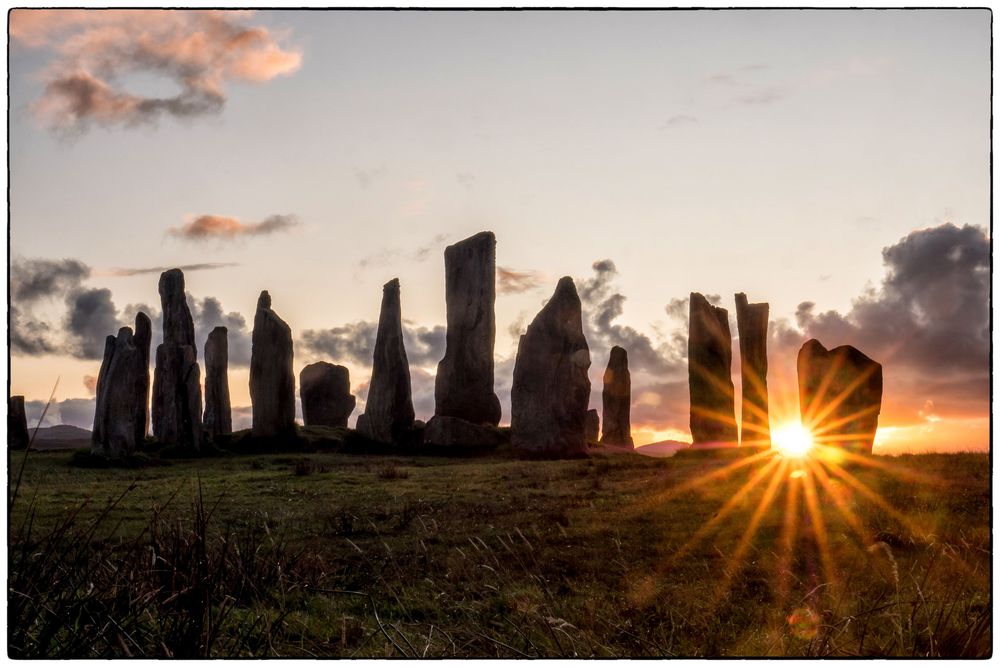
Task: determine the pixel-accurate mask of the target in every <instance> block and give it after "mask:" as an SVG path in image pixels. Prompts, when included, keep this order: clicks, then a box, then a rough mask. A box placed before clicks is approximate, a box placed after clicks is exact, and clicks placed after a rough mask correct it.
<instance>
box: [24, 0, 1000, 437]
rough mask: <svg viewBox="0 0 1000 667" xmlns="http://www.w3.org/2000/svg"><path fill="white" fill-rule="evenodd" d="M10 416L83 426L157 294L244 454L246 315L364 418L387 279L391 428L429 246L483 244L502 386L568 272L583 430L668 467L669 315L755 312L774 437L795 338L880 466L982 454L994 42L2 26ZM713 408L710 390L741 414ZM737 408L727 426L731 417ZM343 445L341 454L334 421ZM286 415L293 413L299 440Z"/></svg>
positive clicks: (574, 28) (186, 19) (822, 29)
mask: <svg viewBox="0 0 1000 667" xmlns="http://www.w3.org/2000/svg"><path fill="white" fill-rule="evenodd" d="M9 37H10V45H11V46H10V52H9V61H8V68H9V77H10V84H9V85H10V98H9V127H10V129H9V150H10V170H9V183H10V240H9V243H10V256H11V263H10V267H9V280H10V286H11V303H10V306H11V322H10V332H11V343H10V345H11V347H10V354H11V376H10V391H11V393H12V394H24V395H25V396H26V399H27V401H28V407H29V418H30V417H31V416H32V415H35V416H37V414H39V413H40V409H41V405H42V404H43V403H44V401H45V399H47V398H48V396H49V394H50V392H51V391H52V388H53V385H54V384H55V382H56V379H57V378H58V379H59V384H58V389H57V391H56V399H57V401H58V403H57V405H56V408H55V409H53V410H51V414H50V416H49V418H48V420H47V422H48V423H59V422H65V423H73V424H75V425H78V426H83V427H88V428H89V427H90V426H91V425H92V419H93V385H94V378H95V377H96V375H97V372H98V369H99V367H100V355H101V353H102V351H103V339H104V337H105V336H106V335H108V334H111V333H115V332H116V330H117V328H118V327H119V326H126V325H130V324H131V322H132V320H133V318H134V315H135V312H136V311H137V310H144V311H145V312H147V313H149V314H150V315H151V316H152V317H153V318H154V331H155V332H156V333H154V345H155V344H156V343H157V339H158V337H159V335H158V334H159V332H158V331H157V328H158V326H159V320H158V319H157V317H158V315H159V303H158V296H157V280H158V277H159V273H160V271H162V270H165V269H167V268H171V267H181V268H184V270H185V276H186V282H187V291H188V292H189V300H190V302H191V304H192V308H193V312H194V314H195V319H196V324H197V336H198V340H199V341H204V339H205V337H206V336H207V333H208V331H210V330H211V328H212V327H213V326H215V325H217V324H226V325H228V326H229V330H230V363H231V365H230V390H231V393H232V400H233V406H234V425H235V426H236V427H239V426H241V425H243V426H246V425H248V424H249V415H250V412H249V404H250V401H249V389H248V371H247V365H248V361H249V336H250V331H249V329H250V327H251V325H252V321H253V309H254V307H255V304H256V301H257V296H258V294H259V292H260V291H261V290H264V289H266V290H268V291H269V292H270V294H271V296H272V300H273V308H274V310H275V311H276V312H277V313H278V314H279V315H280V316H281V317H282V318H283V319H285V321H286V322H288V324H289V325H290V326H291V329H292V332H293V336H294V340H295V372H296V374H297V373H298V372H299V371H300V370H301V368H302V367H303V366H304V365H306V364H307V363H311V362H314V361H319V360H327V361H331V362H333V363H340V364H343V365H346V366H348V368H349V369H350V371H351V380H352V387H353V388H354V389H355V391H356V393H357V394H358V396H359V406H358V409H357V410H356V411H355V417H356V415H357V414H360V412H361V411H362V410H363V403H364V401H363V399H364V396H365V394H366V391H367V382H368V379H369V375H370V366H371V348H372V345H373V343H374V331H375V326H376V321H377V318H378V310H379V302H380V298H381V286H382V284H383V283H385V282H387V281H388V280H390V279H392V278H394V277H398V278H399V279H400V282H401V289H402V309H403V318H404V320H405V322H406V325H405V326H406V330H407V331H406V336H407V340H406V343H407V353H408V355H409V358H410V363H411V376H412V383H413V392H414V404H415V408H416V412H417V416H418V418H422V419H426V418H428V417H430V416H431V414H432V412H433V381H434V372H435V368H436V365H437V362H438V361H439V360H440V359H441V357H442V356H443V354H444V323H445V303H444V262H443V251H444V248H445V247H446V246H447V245H449V244H450V243H454V242H456V241H458V240H461V239H463V238H466V237H468V236H471V235H472V234H474V233H476V232H479V231H482V230H492V231H493V232H494V233H495V234H496V236H497V265H498V297H497V304H496V310H497V339H496V352H495V356H496V389H497V393H498V395H499V396H500V398H501V403H502V406H503V418H502V423H507V422H509V417H510V411H509V406H510V401H509V390H510V379H511V378H510V376H511V372H512V367H513V356H514V354H515V352H516V344H517V339H518V336H519V335H520V333H522V332H523V330H524V328H525V327H526V326H527V324H528V323H529V322H530V321H531V318H533V317H534V315H535V314H536V313H537V312H538V310H539V309H540V307H541V305H542V304H543V303H544V302H545V300H546V299H547V298H548V297H549V296H550V295H551V293H552V291H553V289H554V288H555V284H556V282H557V280H558V279H559V277H561V276H564V275H568V276H572V277H573V278H574V280H575V281H576V283H577V287H578V290H579V291H580V292H581V296H582V298H583V302H584V320H585V334H586V335H587V338H588V343H589V345H590V348H591V358H592V362H593V363H592V366H591V372H590V376H591V381H592V389H593V395H592V400H591V406H592V407H599V406H600V389H601V377H602V374H603V370H604V366H605V365H606V363H607V355H608V351H609V350H610V347H611V346H612V345H616V344H620V345H622V346H623V347H625V348H626V349H628V350H629V355H630V366H631V370H632V375H633V380H632V385H633V431H634V435H635V438H636V442H637V444H644V443H648V442H653V441H658V440H663V439H677V440H690V434H689V431H688V400H689V399H688V394H687V361H686V325H687V322H686V316H687V298H688V295H689V293H691V292H701V293H703V294H706V295H710V298H712V299H713V300H715V301H716V302H717V303H718V304H719V305H721V306H723V307H725V308H727V309H728V310H729V314H730V320H731V322H732V324H731V327H732V332H733V336H734V349H735V350H736V352H735V354H734V362H733V373H734V381H735V382H736V384H737V388H738V387H739V372H738V370H739V357H738V343H736V341H735V338H736V335H737V331H736V325H735V303H734V294H735V293H736V292H746V293H747V295H748V298H749V299H750V301H751V302H767V303H769V304H770V318H771V324H770V327H769V351H768V355H769V367H770V370H769V387H770V395H771V403H772V415H771V422H772V427H774V426H776V425H779V424H780V423H784V422H787V421H791V420H795V419H797V418H798V414H797V399H796V391H797V389H796V384H795V378H794V373H795V355H796V353H797V351H798V348H799V347H800V346H801V344H802V343H803V342H804V341H805V340H806V339H807V338H810V337H816V338H818V339H819V340H820V341H821V342H822V343H823V344H824V345H825V346H826V347H828V348H830V347H834V346H837V345H842V344H850V345H854V346H855V347H858V348H859V349H860V350H861V351H862V352H864V353H866V354H867V355H868V356H870V357H872V358H874V359H875V360H876V361H879V362H880V363H882V364H883V367H884V375H885V390H884V391H885V393H884V396H883V407H882V416H881V419H880V430H879V434H878V437H877V440H876V452H882V453H898V452H904V451H927V450H936V451H956V450H967V449H972V450H983V449H988V447H989V416H990V405H989V382H990V379H989V378H990V375H989V374H990V366H989V364H990V360H989V351H990V332H989V295H990V292H989V289H990V287H989V286H990V271H989V269H990V237H989V223H990V217H989V216H990V181H989V158H990V82H991V80H990V76H991V71H990V14H989V12H988V11H986V10H919V11H904V10H891V11H876V10H864V11H862V10H854V11H801V10H764V11H683V12H682V11H658V12H626V11H614V12H570V11H558V12H557V11H548V12H542V11H536V12H459V11H447V12H437V11H436V12H420V11H396V12H378V11H325V12H324V11H257V12H249V11H240V12H235V11H224V12H208V11H157V10H149V11H144V12H137V11H110V12H109V11H98V10H48V11H44V10H15V11H14V12H12V14H11V15H10V23H9ZM737 390H738V389H737ZM737 412H738V408H737ZM355 417H352V422H351V423H352V425H353V419H354V418H355ZM300 418H301V414H300Z"/></svg>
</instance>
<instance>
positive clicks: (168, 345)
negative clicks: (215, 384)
mask: <svg viewBox="0 0 1000 667" xmlns="http://www.w3.org/2000/svg"><path fill="white" fill-rule="evenodd" d="M159 291H160V305H161V307H162V309H163V342H162V343H161V344H160V345H158V346H157V348H156V369H155V371H154V372H153V434H154V435H155V436H156V437H157V438H158V439H159V440H160V441H161V442H164V443H167V444H171V445H179V446H181V447H187V448H189V449H194V450H198V449H200V448H201V441H202V426H201V369H200V368H199V367H198V349H197V347H196V345H195V342H194V320H192V319H191V311H190V310H189V309H188V305H187V298H186V296H185V294H184V274H183V273H182V272H181V271H180V269H171V270H169V271H164V272H163V273H162V274H160V284H159Z"/></svg>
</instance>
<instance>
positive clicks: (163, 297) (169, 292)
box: [159, 269, 198, 359]
mask: <svg viewBox="0 0 1000 667" xmlns="http://www.w3.org/2000/svg"><path fill="white" fill-rule="evenodd" d="M159 291H160V305H161V306H162V308H163V342H164V343H172V344H174V345H190V346H191V347H195V346H196V344H195V340H194V320H193V319H192V318H191V311H190V310H189V309H188V304H187V295H186V294H185V292H184V272H183V271H181V270H180V269H170V270H169V271H164V272H163V273H161V274H160V284H159ZM197 357H198V350H197V348H196V347H195V358H196V359H197Z"/></svg>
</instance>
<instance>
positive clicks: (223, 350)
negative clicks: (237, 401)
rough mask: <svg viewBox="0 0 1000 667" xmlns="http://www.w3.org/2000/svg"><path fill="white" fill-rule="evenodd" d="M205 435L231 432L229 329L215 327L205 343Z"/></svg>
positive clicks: (220, 434)
mask: <svg viewBox="0 0 1000 667" xmlns="http://www.w3.org/2000/svg"><path fill="white" fill-rule="evenodd" d="M203 422H204V424H205V434H206V435H209V436H211V437H212V438H216V437H218V436H223V435H229V434H230V433H232V432H233V410H232V406H231V404H230V402H229V329H227V328H226V327H215V328H214V329H212V331H211V333H209V334H208V339H207V340H206V341H205V417H204V419H203Z"/></svg>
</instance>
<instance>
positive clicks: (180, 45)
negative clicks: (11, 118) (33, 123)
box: [10, 9, 302, 132]
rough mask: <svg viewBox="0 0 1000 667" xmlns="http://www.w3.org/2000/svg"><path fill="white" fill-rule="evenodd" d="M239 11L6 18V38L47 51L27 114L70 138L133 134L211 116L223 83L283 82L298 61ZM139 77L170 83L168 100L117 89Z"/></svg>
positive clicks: (52, 13) (24, 13)
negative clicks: (49, 56) (153, 125)
mask: <svg viewBox="0 0 1000 667" xmlns="http://www.w3.org/2000/svg"><path fill="white" fill-rule="evenodd" d="M248 16H250V13H249V12H245V11H229V10H96V9H87V10H62V9H47V10H33V9H31V10H26V9H19V10H14V11H13V12H12V13H11V17H10V35H11V39H12V40H13V41H14V42H16V43H18V44H20V45H23V46H26V47H29V48H48V49H50V50H52V51H54V52H55V57H54V59H53V61H52V62H51V63H50V65H49V67H48V68H47V69H46V71H45V80H46V84H45V91H44V93H43V94H42V97H41V98H40V99H39V100H38V101H37V102H36V103H35V105H34V106H33V110H34V112H35V113H36V115H37V116H38V117H39V119H40V120H41V121H42V122H43V123H44V124H45V125H47V126H49V127H50V128H52V129H54V130H57V131H63V132H73V131H82V130H84V129H86V128H87V127H89V126H90V125H91V124H98V125H102V126H106V127H108V126H116V125H122V126H134V125H138V124H143V123H149V122H154V121H155V120H157V119H158V118H159V117H161V116H163V115H168V116H173V117H177V118H185V117H193V116H199V115H204V114H208V113H215V112H218V111H219V110H221V109H222V107H223V106H224V104H225V102H226V92H225V89H226V85H227V84H228V83H229V82H231V81H245V82H249V83H264V82H267V81H270V80H271V79H273V78H275V77H277V76H281V75H287V74H291V73H292V72H295V71H296V70H297V69H298V68H299V67H300V66H301V64H302V53H301V51H299V50H296V49H286V48H283V47H282V46H280V45H279V43H278V42H279V40H278V38H277V37H276V36H275V35H274V34H272V33H271V32H270V31H268V30H267V29H266V28H262V27H259V26H246V25H244V24H243V23H242V21H243V20H244V19H245V18H246V17H248ZM134 73H148V74H152V75H154V76H158V77H162V78H165V79H167V80H170V81H172V82H173V83H175V84H177V86H178V87H179V88H180V92H178V93H177V94H176V95H174V96H171V97H143V96H140V95H136V94H133V93H130V92H128V91H127V90H125V89H123V88H122V87H121V83H120V82H121V80H122V78H123V77H124V76H126V75H129V74H134Z"/></svg>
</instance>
